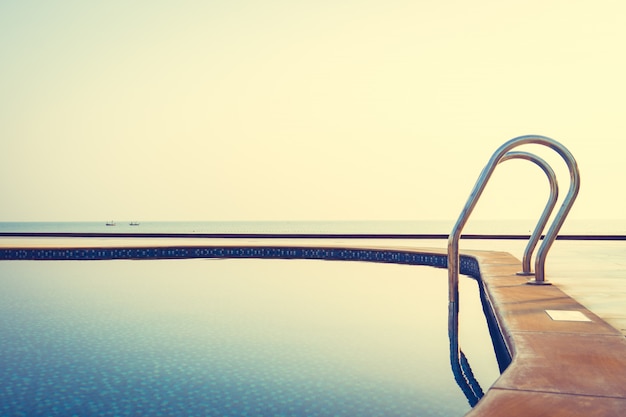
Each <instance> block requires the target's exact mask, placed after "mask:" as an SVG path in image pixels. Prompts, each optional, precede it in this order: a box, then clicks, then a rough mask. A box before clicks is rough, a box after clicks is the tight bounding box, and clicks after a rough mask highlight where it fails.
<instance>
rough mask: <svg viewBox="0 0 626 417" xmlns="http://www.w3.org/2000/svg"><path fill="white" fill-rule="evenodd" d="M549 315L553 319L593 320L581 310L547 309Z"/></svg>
mask: <svg viewBox="0 0 626 417" xmlns="http://www.w3.org/2000/svg"><path fill="white" fill-rule="evenodd" d="M546 313H548V316H550V318H551V319H552V320H558V321H591V319H590V318H589V317H587V316H585V315H584V314H583V313H581V312H580V311H575V310H546Z"/></svg>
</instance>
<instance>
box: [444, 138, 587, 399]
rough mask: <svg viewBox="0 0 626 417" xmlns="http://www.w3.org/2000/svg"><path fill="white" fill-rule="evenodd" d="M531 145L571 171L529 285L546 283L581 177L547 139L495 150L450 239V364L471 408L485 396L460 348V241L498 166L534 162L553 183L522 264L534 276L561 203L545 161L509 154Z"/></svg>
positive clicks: (569, 157)
mask: <svg viewBox="0 0 626 417" xmlns="http://www.w3.org/2000/svg"><path fill="white" fill-rule="evenodd" d="M528 143H532V144H540V145H544V146H547V147H550V148H552V149H553V150H555V151H556V152H557V153H558V154H559V155H561V157H562V158H563V159H564V160H565V162H566V164H567V166H568V168H569V171H570V188H569V191H568V193H567V196H566V197H565V199H564V201H563V204H562V205H561V208H560V209H559V212H558V213H557V214H556V217H555V219H554V221H553V222H552V225H551V226H550V228H549V230H548V232H547V234H546V236H545V238H544V241H543V243H542V244H541V246H540V248H539V251H538V252H537V257H536V259H535V280H534V281H529V283H534V284H543V283H546V281H545V261H546V256H547V254H548V250H549V249H550V247H551V246H552V243H553V242H554V240H555V239H556V236H557V234H558V232H559V230H560V228H561V226H562V225H563V221H564V220H565V217H566V216H567V214H568V213H569V210H570V209H571V207H572V205H573V203H574V200H575V199H576V196H577V195H578V190H579V188H580V174H579V172H578V166H577V164H576V160H575V159H574V157H573V156H572V154H571V153H570V152H569V151H568V150H567V148H565V147H564V146H563V145H561V144H560V143H559V142H557V141H555V140H553V139H550V138H547V137H545V136H520V137H518V138H514V139H511V140H510V141H508V142H506V143H504V144H503V145H502V146H500V148H498V149H497V150H496V152H495V153H494V154H493V156H492V157H491V159H490V160H489V162H488V163H487V165H486V166H485V168H484V169H483V171H482V172H481V174H480V176H479V177H478V180H477V181H476V184H475V185H474V189H473V190H472V192H471V194H470V196H469V198H468V200H467V202H466V203H465V207H464V208H463V211H462V212H461V215H460V216H459V218H458V220H457V222H456V224H455V225H454V228H453V229H452V232H451V233H450V235H449V237H448V298H449V304H448V337H449V339H450V364H451V366H452V371H453V374H454V377H455V380H456V382H457V384H458V385H459V387H460V388H461V390H462V391H463V393H464V394H465V396H466V398H467V400H468V402H469V403H470V405H471V406H472V407H473V406H474V405H475V404H476V403H477V402H478V400H480V398H481V397H482V396H483V391H482V389H481V387H480V384H479V383H478V381H477V380H476V379H475V377H474V375H473V372H472V370H471V367H470V366H469V363H468V362H467V359H466V357H465V355H464V354H463V351H462V350H461V348H460V345H459V303H458V298H459V267H460V262H459V239H460V237H461V231H462V230H463V227H464V226H465V223H466V222H467V220H468V218H469V216H470V214H471V213H472V211H473V209H474V207H475V205H476V203H477V201H478V199H479V198H480V196H481V194H482V192H483V190H484V189H485V186H486V185H487V181H488V180H489V178H491V175H492V174H493V171H494V170H495V168H496V166H498V164H500V163H501V162H504V161H508V160H510V159H525V160H528V161H531V162H533V163H535V164H536V165H538V166H539V167H540V168H541V169H542V170H543V171H544V173H545V174H546V176H547V177H548V180H549V182H550V197H549V198H548V202H547V203H546V206H545V208H544V210H543V213H542V214H541V217H540V218H539V221H538V222H537V226H536V227H535V230H534V232H533V234H532V235H531V237H530V239H529V240H528V244H527V246H526V249H525V251H524V259H523V261H522V269H523V271H522V272H521V273H520V274H522V275H532V272H531V271H530V264H531V258H532V253H533V251H534V249H535V247H536V245H537V243H538V242H539V239H540V237H541V233H542V231H543V229H544V228H545V226H546V224H547V222H548V219H549V217H550V214H551V213H552V210H553V209H554V206H555V205H556V201H557V199H558V183H557V180H556V175H555V174H554V171H553V170H552V168H551V167H550V165H549V164H548V163H547V162H546V161H544V160H543V159H541V158H539V157H538V156H536V155H533V154H531V153H528V152H510V151H511V149H513V148H515V147H517V146H520V145H523V144H528Z"/></svg>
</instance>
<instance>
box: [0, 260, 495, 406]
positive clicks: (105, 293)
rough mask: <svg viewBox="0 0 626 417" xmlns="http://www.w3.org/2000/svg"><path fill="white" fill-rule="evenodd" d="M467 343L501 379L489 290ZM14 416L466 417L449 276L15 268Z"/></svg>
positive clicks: (302, 264) (474, 302) (297, 264)
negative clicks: (452, 334) (454, 358)
mask: <svg viewBox="0 0 626 417" xmlns="http://www.w3.org/2000/svg"><path fill="white" fill-rule="evenodd" d="M461 281H462V285H463V286H464V287H465V288H463V289H462V291H461V293H462V294H463V295H464V297H465V298H464V299H463V300H462V302H463V304H462V305H463V308H462V315H461V326H460V327H461V335H460V339H461V343H462V346H463V350H464V352H465V354H466V356H467V357H468V359H469V360H470V363H471V365H472V367H473V368H474V373H475V374H476V376H477V378H478V380H479V382H480V383H481V384H482V385H483V387H484V388H485V389H486V388H488V387H489V386H490V385H491V384H492V382H493V381H494V380H495V379H496V378H497V377H498V376H499V371H498V367H497V364H496V362H495V356H494V353H493V349H492V348H491V347H490V343H491V342H490V339H489V334H488V331H487V326H486V324H485V319H484V316H483V313H482V309H481V304H480V301H479V296H478V288H477V284H476V282H475V281H474V280H473V279H470V278H465V279H462V280H461ZM0 286H1V288H2V292H1V293H0V335H1V336H0V337H1V339H2V341H1V343H0V362H1V364H0V415H7V416H19V415H27V416H37V415H39V416H44V415H45V416H54V415H58V416H67V415H77V416H84V415H104V416H107V415H110V416H124V415H129V416H130V415H142V416H160V415H163V416H166V415H167V416H172V415H174V416H177V415H178V416H187V415H211V416H294V415H307V416H343V415H345V416H354V415H360V416H379V415H385V416H408V415H412V416H414V415H422V416H452V415H463V414H464V413H465V412H467V411H468V410H469V408H470V406H469V405H468V402H467V400H466V398H465V397H464V395H463V393H462V392H461V390H460V389H459V387H458V386H457V385H456V384H455V381H454V377H453V375H452V372H451V370H450V365H449V351H448V335H447V298H446V297H447V279H446V271H445V270H441V269H435V268H429V267H416V266H408V265H389V264H371V263H362V262H329V261H310V260H308V261H307V260H297V261H296V260H243V259H238V260H234V259H226V260H199V259H196V260H141V261H89V262H88V261H83V262H81V261H44V262H41V261H39V262H37V261H3V262H0Z"/></svg>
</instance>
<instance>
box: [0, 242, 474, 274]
mask: <svg viewBox="0 0 626 417" xmlns="http://www.w3.org/2000/svg"><path fill="white" fill-rule="evenodd" d="M196 258H206V259H216V258H217V259H219V258H240V259H242V258H256V259H319V260H337V261H365V262H381V263H397V264H407V265H425V266H433V267H437V268H447V266H448V259H447V256H446V255H444V254H437V253H428V252H415V251H409V250H397V249H375V248H364V249H356V248H340V247H299V246H167V247H159V246H155V247H118V248H113V247H93V248H80V247H76V248H0V260H34V261H59V260H78V261H90V260H94V261H95V260H115V259H196ZM461 273H462V274H465V275H469V276H472V277H474V278H478V277H480V270H479V267H478V262H477V261H476V259H475V258H473V257H468V256H462V257H461Z"/></svg>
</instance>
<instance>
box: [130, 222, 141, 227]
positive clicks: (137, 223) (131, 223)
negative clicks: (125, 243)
mask: <svg viewBox="0 0 626 417" xmlns="http://www.w3.org/2000/svg"><path fill="white" fill-rule="evenodd" d="M129 225H131V226H139V222H130V223H129Z"/></svg>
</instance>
